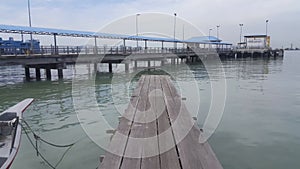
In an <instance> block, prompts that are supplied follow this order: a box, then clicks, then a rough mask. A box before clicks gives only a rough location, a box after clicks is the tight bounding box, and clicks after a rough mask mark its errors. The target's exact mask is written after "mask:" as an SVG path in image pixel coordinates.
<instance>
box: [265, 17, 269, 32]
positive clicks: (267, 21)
mask: <svg viewBox="0 0 300 169" xmlns="http://www.w3.org/2000/svg"><path fill="white" fill-rule="evenodd" d="M268 23H269V20H266V36H268Z"/></svg>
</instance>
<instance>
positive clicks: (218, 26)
mask: <svg viewBox="0 0 300 169" xmlns="http://www.w3.org/2000/svg"><path fill="white" fill-rule="evenodd" d="M219 28H220V25H217V38H218V39H219Z"/></svg>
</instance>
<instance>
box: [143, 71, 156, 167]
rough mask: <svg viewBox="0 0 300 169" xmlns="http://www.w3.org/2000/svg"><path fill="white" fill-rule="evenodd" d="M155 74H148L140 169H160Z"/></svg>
mask: <svg viewBox="0 0 300 169" xmlns="http://www.w3.org/2000/svg"><path fill="white" fill-rule="evenodd" d="M155 80H156V78H155V76H150V84H149V94H148V100H147V105H146V110H147V111H146V113H145V123H144V126H145V128H144V145H143V154H142V165H141V169H154V168H155V169H160V159H159V149H158V137H157V132H158V131H157V117H156V113H155V108H156V105H155V100H156V97H155Z"/></svg>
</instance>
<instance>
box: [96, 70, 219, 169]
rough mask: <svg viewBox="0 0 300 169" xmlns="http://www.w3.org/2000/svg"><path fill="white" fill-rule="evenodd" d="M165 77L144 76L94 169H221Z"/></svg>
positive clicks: (170, 82)
mask: <svg viewBox="0 0 300 169" xmlns="http://www.w3.org/2000/svg"><path fill="white" fill-rule="evenodd" d="M182 100H183V99H182V97H181V95H180V94H179V93H178V92H177V90H176V88H175V86H174V85H173V84H172V81H171V79H170V77H169V76H167V75H142V76H141V78H140V79H139V82H138V85H137V87H136V89H135V90H134V91H133V93H132V96H131V99H130V103H129V105H128V108H127V109H126V110H125V113H124V114H123V116H122V118H121V119H120V122H119V126H118V127H117V129H116V130H115V131H114V135H113V136H112V139H111V142H110V145H109V148H108V150H107V152H106V154H105V156H104V158H103V160H102V162H101V164H100V166H99V168H98V169H154V168H155V169H222V165H221V164H220V162H219V160H218V159H217V157H216V155H215V153H214V152H213V150H212V149H211V147H210V145H209V143H208V142H204V143H202V142H200V141H199V140H201V137H202V136H201V133H202V130H200V129H199V127H198V126H197V124H196V123H195V121H194V120H193V118H192V117H191V115H190V114H189V112H188V110H187V108H186V107H185V104H184V103H183V101H182Z"/></svg>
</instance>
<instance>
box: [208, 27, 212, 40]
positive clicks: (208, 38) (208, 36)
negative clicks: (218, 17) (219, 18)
mask: <svg viewBox="0 0 300 169" xmlns="http://www.w3.org/2000/svg"><path fill="white" fill-rule="evenodd" d="M212 30H213V29H212V28H210V29H209V30H208V40H209V41H210V32H211V31H212Z"/></svg>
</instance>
